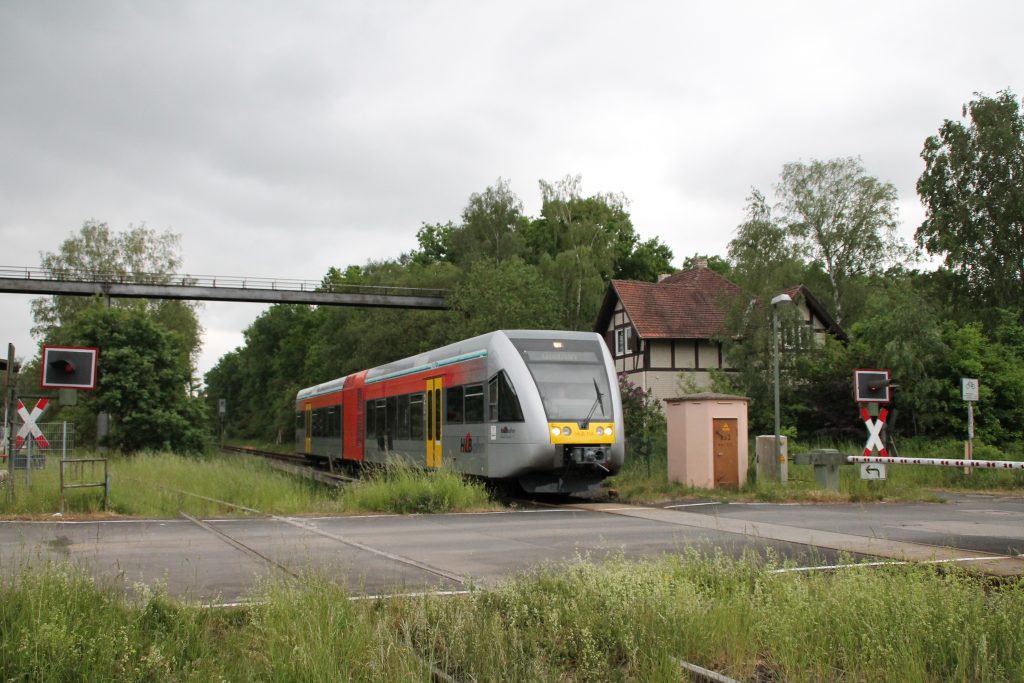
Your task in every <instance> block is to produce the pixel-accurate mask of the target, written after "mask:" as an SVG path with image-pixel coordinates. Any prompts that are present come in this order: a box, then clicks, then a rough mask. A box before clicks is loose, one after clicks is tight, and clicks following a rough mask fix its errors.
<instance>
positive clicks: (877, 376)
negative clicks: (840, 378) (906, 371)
mask: <svg viewBox="0 0 1024 683" xmlns="http://www.w3.org/2000/svg"><path fill="white" fill-rule="evenodd" d="M853 386H854V399H855V400H856V401H857V403H862V404H864V403H866V404H867V405H866V406H862V407H861V409H860V416H861V419H863V420H864V425H865V426H866V427H867V428H868V441H867V443H866V444H864V457H870V456H871V455H872V454H874V453H878V455H879V456H881V457H883V458H888V457H889V453H888V452H886V450H885V442H884V441H883V440H882V429H883V428H884V427H885V419H886V418H887V417H888V416H889V410H888V408H882V409H881V411H879V409H878V404H879V403H888V402H889V386H890V381H889V371H888V370H854V372H853ZM875 416H877V417H878V419H877V420H876V419H874V417H875ZM887 474H888V473H887V472H886V466H885V463H884V462H883V463H880V462H878V461H875V462H874V463H862V464H861V466H860V478H861V479H872V480H883V479H886V477H887Z"/></svg>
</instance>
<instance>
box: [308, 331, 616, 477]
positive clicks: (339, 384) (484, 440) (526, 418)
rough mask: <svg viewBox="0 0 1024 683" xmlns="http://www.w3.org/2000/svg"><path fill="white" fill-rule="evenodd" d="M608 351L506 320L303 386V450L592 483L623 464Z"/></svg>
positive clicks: (584, 338) (590, 340) (597, 341)
mask: <svg viewBox="0 0 1024 683" xmlns="http://www.w3.org/2000/svg"><path fill="white" fill-rule="evenodd" d="M623 437H624V435H623V432H622V401H621V398H620V396H619V389H618V382H617V380H616V376H615V371H614V367H613V365H612V360H611V356H610V354H609V353H608V349H607V347H606V346H605V344H604V341H603V340H602V339H601V337H600V336H598V335H596V334H593V333H589V332H562V331H546V330H545V331H541V330H499V331H497V332H491V333H489V334H485V335H481V336H479V337H473V338H471V339H466V340H464V341H461V342H457V343H455V344H450V345H448V346H445V347H442V348H439V349H434V350H432V351H428V352H425V353H422V354H418V355H416V356H412V357H409V358H404V359H402V360H399V361H395V362H394V363H389V364H387V365H383V366H380V367H376V368H372V369H370V370H366V371H363V372H359V373H355V374H353V375H349V376H347V377H343V378H339V379H336V380H332V381H330V382H326V383H324V384H321V385H318V386H316V387H309V388H307V389H303V390H301V391H300V392H299V393H298V395H297V397H296V449H297V450H298V451H299V452H302V453H305V454H306V455H307V457H310V458H318V459H326V458H331V459H333V460H336V461H339V462H352V463H359V462H374V463H384V462H394V461H403V462H407V463H411V464H415V465H418V466H421V467H425V468H437V467H447V468H449V469H453V470H456V471H459V472H463V473H465V474H468V475H474V476H478V477H482V478H486V479H490V480H497V481H502V482H508V483H511V482H515V483H516V484H518V485H519V486H521V487H522V488H523V489H524V490H525V491H527V492H531V493H575V492H581V491H586V490H589V489H592V488H594V487H596V486H597V485H599V484H600V482H601V480H603V479H604V478H605V477H607V476H609V475H611V474H614V473H615V472H617V471H618V470H619V469H620V468H621V467H622V462H623V457H624V450H625V449H624V446H623V443H624V441H623Z"/></svg>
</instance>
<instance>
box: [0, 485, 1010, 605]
mask: <svg viewBox="0 0 1024 683" xmlns="http://www.w3.org/2000/svg"><path fill="white" fill-rule="evenodd" d="M687 548H697V549H701V550H716V549H717V550H721V551H722V552H726V553H729V554H732V555H738V554H740V553H742V552H744V551H745V550H748V549H752V550H754V551H756V552H761V553H764V552H766V549H768V548H772V549H774V551H775V552H776V553H777V554H778V555H780V556H782V557H786V558H791V559H793V560H794V561H796V562H798V563H800V564H801V565H805V566H820V565H828V564H833V563H835V562H837V561H838V559H839V558H840V557H844V556H853V557H856V558H863V557H870V558H883V559H884V558H889V559H896V560H902V559H907V560H915V561H956V562H959V563H962V564H965V565H970V566H973V567H975V568H977V569H978V570H979V571H985V572H987V573H991V574H996V575H1001V576H1006V575H1024V557H1018V555H1020V553H1022V552H1024V497H1006V496H978V495H969V496H959V495H958V496H950V499H949V502H948V503H946V504H886V503H882V504H878V503H872V504H828V505H817V504H816V505H791V504H735V503H734V504H728V505H723V504H709V503H708V502H707V501H679V502H676V503H669V504H666V505H664V506H658V507H638V506H625V505H617V504H581V505H578V506H574V507H562V508H558V509H537V510H518V511H508V512H498V513H467V514H446V515H408V516H396V515H375V516H359V517H316V518H280V517H260V518H248V519H211V520H203V521H202V522H201V523H197V522H194V521H190V520H187V519H162V520H106V521H82V522H75V521H35V522H16V521H0V580H4V579H6V578H8V577H11V576H13V575H15V574H16V571H17V570H18V569H20V568H28V569H29V570H31V569H32V568H35V567H40V566H42V565H43V564H45V563H46V562H51V561H55V562H63V561H70V562H73V563H76V564H79V565H81V566H83V567H85V568H87V569H88V571H90V572H91V573H92V574H93V575H95V576H96V577H97V578H98V579H100V580H106V581H111V582H115V583H118V584H120V585H122V586H124V587H125V588H126V589H127V590H129V591H131V590H134V589H137V588H138V585H140V584H146V585H154V584H158V583H159V584H161V585H163V586H165V587H166V590H167V591H168V593H170V594H171V595H175V596H180V597H186V598H189V599H194V600H199V601H201V602H205V603H230V602H235V601H240V600H244V599H246V597H247V596H249V595H250V594H251V592H252V590H253V587H254V586H255V585H256V583H257V582H259V581H260V580H261V579H263V578H273V577H275V576H288V575H298V574H301V573H303V572H308V571H314V572H322V573H324V574H326V575H328V576H330V577H331V578H332V579H333V580H335V581H337V582H339V583H343V584H345V585H346V586H347V587H348V589H349V590H350V591H351V592H352V593H353V594H354V595H379V594H391V593H398V592H410V591H417V590H425V589H442V590H444V589H451V590H459V589H462V588H464V587H465V585H467V583H469V582H471V583H473V584H474V585H478V586H487V585H493V584H495V583H497V582H500V581H502V580H504V579H506V578H508V577H510V576H512V575H514V574H516V573H517V572H522V571H527V570H529V569H530V568H531V567H535V566H537V565H540V564H543V563H560V562H565V561H571V560H573V559H574V558H576V557H580V556H589V557H593V558H600V557H604V556H607V555H609V554H621V555H624V556H626V557H630V558H640V557H652V556H657V555H660V554H663V553H682V552H685V550H686V549H687Z"/></svg>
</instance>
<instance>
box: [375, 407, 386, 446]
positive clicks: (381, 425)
mask: <svg viewBox="0 0 1024 683" xmlns="http://www.w3.org/2000/svg"><path fill="white" fill-rule="evenodd" d="M376 403H377V405H376V406H375V408H376V412H377V416H376V417H375V418H374V424H375V426H376V427H377V430H376V431H375V432H374V434H375V435H376V436H377V438H380V437H382V436H384V433H385V432H386V431H387V428H388V412H387V411H388V405H387V402H386V401H385V400H384V399H382V398H378V399H377V401H376Z"/></svg>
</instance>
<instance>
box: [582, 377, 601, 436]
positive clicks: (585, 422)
mask: <svg viewBox="0 0 1024 683" xmlns="http://www.w3.org/2000/svg"><path fill="white" fill-rule="evenodd" d="M592 379H593V378H592ZM594 393H596V394H597V400H595V401H594V405H592V406H590V412H589V413H587V417H586V418H585V419H584V420H583V422H581V423H580V427H581V428H583V429H586V428H587V427H589V426H590V418H591V417H592V416H593V415H594V411H595V410H597V407H598V406H601V414H602V415H604V401H603V400H602V399H603V398H604V397H603V396H602V395H601V390H600V389H599V388H598V386H597V380H596V379H594Z"/></svg>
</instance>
